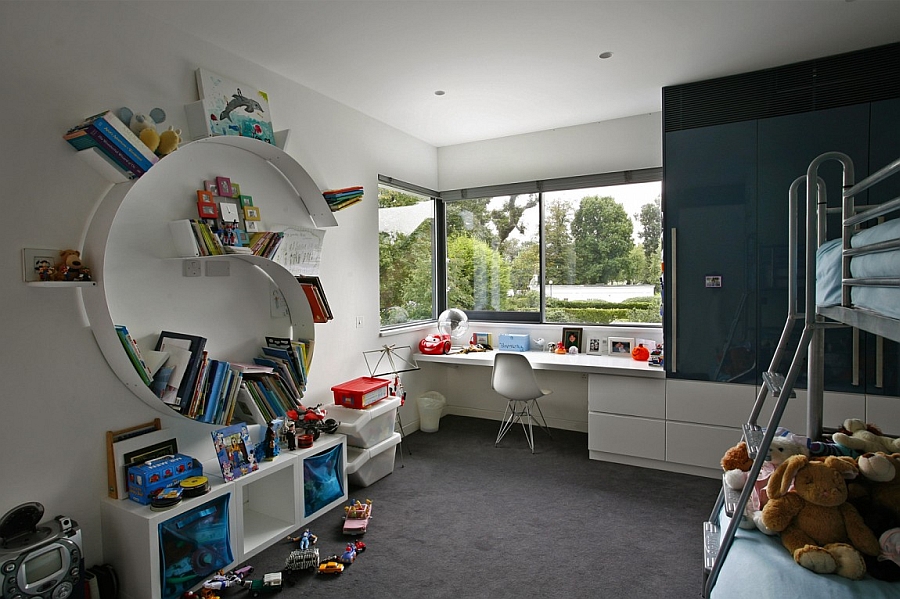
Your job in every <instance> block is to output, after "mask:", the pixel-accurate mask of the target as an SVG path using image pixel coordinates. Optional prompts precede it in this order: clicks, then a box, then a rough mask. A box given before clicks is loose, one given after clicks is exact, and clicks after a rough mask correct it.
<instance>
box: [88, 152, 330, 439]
mask: <svg viewBox="0 0 900 599" xmlns="http://www.w3.org/2000/svg"><path fill="white" fill-rule="evenodd" d="M247 153H249V156H248V155H247ZM270 168H272V169H274V170H275V171H276V173H278V174H277V176H276V177H273V176H272V175H273V173H272V172H271V171H270V170H269V169H270ZM217 174H218V175H222V176H231V177H232V180H234V181H236V182H239V183H241V184H242V186H244V184H245V182H250V183H251V186H250V187H245V189H248V191H249V192H250V193H251V194H255V195H256V196H257V198H258V199H257V200H256V201H257V202H258V203H259V204H260V205H261V206H262V212H263V218H264V219H266V217H267V212H266V211H267V210H269V211H270V212H272V213H273V214H285V215H290V216H291V217H296V219H297V221H298V222H289V223H284V224H290V225H294V226H297V225H299V226H304V225H305V226H309V225H310V224H315V225H318V226H331V223H333V224H336V222H335V221H334V217H333V215H332V214H331V211H330V210H329V209H328V206H327V203H326V202H325V199H324V197H323V196H322V195H321V193H319V192H318V189H317V188H315V184H314V183H313V182H312V179H311V178H309V175H308V174H307V173H306V171H305V170H303V168H302V167H301V166H300V165H299V164H297V163H296V162H295V161H293V159H292V158H290V156H288V155H287V154H285V153H284V152H283V151H282V150H280V149H278V148H276V147H274V146H270V145H269V144H266V143H264V142H260V141H257V140H253V139H248V138H241V137H232V136H228V137H212V138H205V139H202V140H198V141H195V142H191V143H190V144H186V145H185V146H183V147H181V148H179V150H178V151H177V152H176V153H174V154H171V155H170V156H167V157H166V158H165V159H164V160H161V161H160V162H159V163H158V164H157V165H155V166H154V167H153V168H152V169H150V170H149V171H147V173H145V174H144V175H143V176H142V177H141V178H139V179H137V180H134V181H128V182H125V183H119V184H116V185H114V186H112V188H111V189H110V190H109V192H108V193H107V194H106V196H105V197H104V198H103V199H102V200H101V201H100V202H99V204H98V206H97V208H96V210H95V212H94V215H93V218H92V219H91V222H90V225H89V227H88V231H87V235H86V238H85V245H84V255H85V257H86V259H88V260H90V263H91V265H92V274H93V276H94V280H93V281H91V282H90V283H91V286H90V287H86V288H84V289H83V290H82V293H81V297H82V301H83V303H84V307H85V313H86V314H87V317H88V320H89V322H90V325H91V330H92V332H93V334H94V337H95V339H96V340H97V344H98V345H99V347H100V350H101V352H102V353H103V355H104V357H105V358H106V361H107V362H108V363H109V365H110V368H112V370H113V372H114V373H115V374H116V376H117V377H118V378H119V380H120V381H122V383H123V384H124V385H125V386H126V387H127V388H128V389H129V390H130V391H131V392H132V393H133V394H134V395H135V396H137V397H138V398H139V399H141V400H142V401H143V402H145V403H146V404H148V405H150V406H151V407H153V408H155V409H157V410H159V411H161V412H163V413H166V414H169V415H174V414H177V412H175V411H174V410H172V409H171V408H170V407H169V406H167V405H166V404H165V403H163V402H162V401H161V400H160V399H159V398H158V397H157V396H156V395H154V394H153V392H152V391H151V390H150V389H149V387H147V386H146V385H145V384H144V383H143V381H142V380H141V378H140V376H139V375H138V373H137V372H136V371H135V369H134V367H133V366H132V364H131V362H130V360H129V358H128V356H127V354H126V353H125V350H124V348H123V347H122V344H121V342H120V340H119V338H118V335H117V333H116V330H115V325H118V324H124V325H126V326H127V327H128V328H129V330H130V331H131V332H132V334H133V335H134V336H135V337H136V338H137V339H138V340H140V339H141V338H144V339H145V340H147V341H152V339H154V338H155V337H154V336H155V335H158V334H159V332H160V331H162V330H175V331H181V332H185V333H190V334H196V335H202V336H204V337H207V339H208V342H207V348H206V349H207V350H208V351H209V355H210V357H211V358H215V359H223V360H229V361H243V362H246V361H252V358H253V357H254V356H255V355H257V354H258V352H259V347H260V346H261V345H262V343H263V341H264V337H265V336H266V335H272V336H280V337H290V338H291V339H306V340H314V339H315V327H314V324H313V319H312V313H311V311H310V307H309V303H308V301H307V299H306V296H305V294H304V293H303V291H302V288H301V287H300V286H299V285H298V284H297V282H296V280H295V278H294V276H293V275H292V274H291V273H290V272H289V271H288V270H287V269H286V268H285V267H283V266H281V265H280V264H277V263H276V262H273V261H271V260H268V259H266V258H261V257H259V256H253V255H245V254H226V255H223V256H211V257H208V258H204V260H212V259H217V260H227V261H229V262H230V263H231V265H232V267H231V268H230V275H229V276H228V277H200V278H183V277H182V276H181V264H180V263H181V260H180V259H179V260H173V259H172V258H179V257H178V256H177V255H176V252H175V246H174V243H173V241H172V238H171V234H170V233H169V222H170V221H171V220H176V219H180V218H194V217H195V215H196V189H199V188H201V187H202V182H203V181H204V180H207V179H209V178H213V177H215V176H216V175H217ZM313 189H315V192H316V193H312V190H313ZM263 190H264V191H265V193H260V192H261V191H263ZM307 198H309V200H307ZM316 198H318V200H321V204H322V206H324V209H325V210H327V212H328V213H327V215H326V214H325V213H323V212H322V207H321V206H319V202H318V201H317V200H316ZM298 200H299V202H298ZM298 204H299V206H298ZM298 207H300V208H301V210H299V211H298V210H296V208H298ZM303 208H307V210H306V212H307V213H308V217H307V214H304V213H303V212H304V211H303ZM304 217H307V218H308V219H309V222H303V220H304ZM273 287H274V288H277V289H278V290H280V292H281V296H282V297H283V298H284V301H285V304H286V306H287V315H286V316H284V315H281V314H277V315H276V314H270V313H269V306H270V303H269V302H270V299H271V295H272V294H271V288H273ZM141 345H142V346H143V347H147V345H148V343H142V344H141ZM198 424H203V423H198ZM206 426H207V427H210V428H212V427H214V425H206Z"/></svg>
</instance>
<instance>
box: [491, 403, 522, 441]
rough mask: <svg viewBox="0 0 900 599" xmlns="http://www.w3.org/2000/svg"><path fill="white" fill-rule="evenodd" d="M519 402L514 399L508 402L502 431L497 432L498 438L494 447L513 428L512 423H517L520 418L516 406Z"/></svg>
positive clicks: (501, 425) (502, 422)
mask: <svg viewBox="0 0 900 599" xmlns="http://www.w3.org/2000/svg"><path fill="white" fill-rule="evenodd" d="M516 403H518V402H516V401H514V400H510V401H508V402H507V403H506V410H505V411H504V412H503V420H502V421H501V424H500V432H498V433H497V440H496V441H494V447H496V446H497V445H498V444H499V443H500V440H501V439H502V438H503V437H504V435H506V433H507V432H509V429H510V428H512V425H513V424H515V423H516V421H517V420H518V416H519V414H518V411H517V410H516V408H515V405H514V404H516Z"/></svg>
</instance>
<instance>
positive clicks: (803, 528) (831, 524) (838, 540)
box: [762, 455, 881, 580]
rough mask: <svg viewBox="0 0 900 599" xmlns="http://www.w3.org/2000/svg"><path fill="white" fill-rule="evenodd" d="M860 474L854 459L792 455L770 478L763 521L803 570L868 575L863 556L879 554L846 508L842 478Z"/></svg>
mask: <svg viewBox="0 0 900 599" xmlns="http://www.w3.org/2000/svg"><path fill="white" fill-rule="evenodd" d="M858 472H859V471H858V469H857V465H856V462H855V461H854V460H853V459H852V458H848V457H837V456H829V457H827V458H825V460H824V461H818V460H815V461H810V460H809V458H807V457H806V456H804V455H795V456H791V457H789V458H788V459H786V460H785V461H784V463H782V464H781V465H780V466H779V467H778V468H777V469H776V470H775V473H774V474H773V475H772V477H771V478H770V479H769V484H768V486H767V488H766V491H767V493H768V495H769V501H768V502H767V503H766V505H765V507H764V508H763V510H762V521H763V523H764V524H765V525H766V527H768V528H770V529H771V530H774V531H777V532H780V533H781V543H782V544H783V545H784V547H785V548H786V549H787V550H788V551H790V553H791V555H792V556H793V558H794V561H796V562H797V563H798V564H800V565H801V566H803V567H804V568H807V569H809V570H812V571H813V572H817V573H819V574H837V575H839V576H843V577H845V578H850V579H854V580H856V579H859V578H862V577H863V576H864V575H865V573H866V564H865V561H864V560H863V557H862V555H861V554H866V555H869V556H877V555H878V554H879V553H880V551H881V548H880V546H879V544H878V539H877V538H876V537H875V534H874V533H873V532H872V530H871V529H870V528H869V527H868V526H866V525H865V523H864V522H863V519H862V517H861V516H860V515H859V512H857V511H856V508H854V507H853V505H851V504H850V503H847V484H846V483H845V482H844V476H845V475H847V476H848V477H851V476H855V475H856V474H858ZM792 484H793V485H794V487H793V489H791V485H792Z"/></svg>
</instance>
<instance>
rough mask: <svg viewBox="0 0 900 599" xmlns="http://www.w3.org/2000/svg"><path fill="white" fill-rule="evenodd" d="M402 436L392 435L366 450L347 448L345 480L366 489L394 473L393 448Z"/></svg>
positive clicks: (394, 454)
mask: <svg viewBox="0 0 900 599" xmlns="http://www.w3.org/2000/svg"><path fill="white" fill-rule="evenodd" d="M401 438H402V435H401V434H400V433H399V432H396V433H394V434H393V435H391V436H390V437H388V438H387V439H385V440H384V441H382V442H381V443H378V444H377V445H375V446H373V447H369V448H368V449H364V448H362V447H349V446H348V447H347V480H348V481H349V482H350V484H352V485H355V486H357V487H368V486H369V485H371V484H372V483H374V482H375V481H377V480H379V479H382V478H384V477H385V476H387V475H388V474H390V473H391V472H393V471H394V457H395V456H396V455H397V451H396V450H395V447H397V445H398V444H399V443H400V439H401Z"/></svg>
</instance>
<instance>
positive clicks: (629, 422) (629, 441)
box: [588, 412, 666, 460]
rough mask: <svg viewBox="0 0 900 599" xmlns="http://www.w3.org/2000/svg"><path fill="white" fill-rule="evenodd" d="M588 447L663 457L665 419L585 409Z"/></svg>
mask: <svg viewBox="0 0 900 599" xmlns="http://www.w3.org/2000/svg"><path fill="white" fill-rule="evenodd" d="M588 449H589V450H591V451H603V452H606V453H615V454H619V455H628V456H634V457H640V458H649V459H653V460H664V459H665V457H666V423H665V422H664V421H662V420H651V419H648V418H632V417H630V416H617V415H615V414H599V413H596V412H590V413H588Z"/></svg>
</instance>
